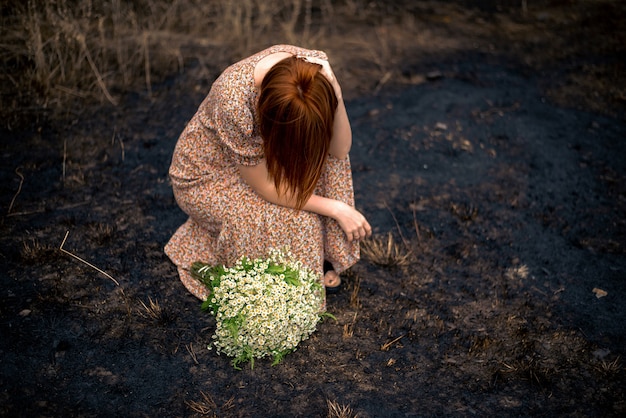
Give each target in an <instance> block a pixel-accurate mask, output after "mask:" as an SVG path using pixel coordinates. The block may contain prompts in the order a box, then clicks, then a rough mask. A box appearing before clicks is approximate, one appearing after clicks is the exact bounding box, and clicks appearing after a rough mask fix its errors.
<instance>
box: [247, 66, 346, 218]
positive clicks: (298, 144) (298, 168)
mask: <svg viewBox="0 0 626 418" xmlns="http://www.w3.org/2000/svg"><path fill="white" fill-rule="evenodd" d="M320 68H321V66H320V65H318V64H312V63H310V62H307V61H304V60H303V59H299V58H296V57H289V58H285V59H284V60H281V61H279V62H278V63H276V64H275V65H274V66H273V67H272V68H271V69H270V70H269V71H268V72H267V74H266V75H265V77H264V78H263V82H262V83H261V91H260V94H259V101H258V117H259V126H260V133H261V137H262V138H263V150H264V153H265V160H266V162H267V169H268V172H269V175H270V177H271V179H272V180H273V181H274V185H275V186H276V190H277V191H278V193H279V194H281V193H285V192H286V193H290V194H291V195H292V196H293V197H294V199H295V206H296V208H298V209H301V208H302V207H303V206H304V204H305V203H306V202H307V200H308V199H309V198H310V197H311V195H312V194H313V191H314V190H315V186H316V185H317V182H318V180H319V178H320V176H321V174H322V170H323V168H324V164H325V163H326V158H327V156H328V151H329V148H330V140H331V137H332V133H333V121H334V118H335V111H336V109H337V97H336V95H335V91H334V89H333V87H332V85H331V84H330V82H329V81H328V79H326V77H324V75H322V74H321V73H320V71H319V70H320Z"/></svg>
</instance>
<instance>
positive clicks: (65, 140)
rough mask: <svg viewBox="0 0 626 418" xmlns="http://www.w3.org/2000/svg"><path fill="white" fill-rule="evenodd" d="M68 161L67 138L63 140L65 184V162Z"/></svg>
mask: <svg viewBox="0 0 626 418" xmlns="http://www.w3.org/2000/svg"><path fill="white" fill-rule="evenodd" d="M66 161H67V139H64V140H63V186H65V162H66Z"/></svg>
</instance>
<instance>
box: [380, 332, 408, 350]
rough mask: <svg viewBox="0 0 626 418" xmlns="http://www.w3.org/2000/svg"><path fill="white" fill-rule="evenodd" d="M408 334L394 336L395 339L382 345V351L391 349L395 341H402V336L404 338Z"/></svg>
mask: <svg viewBox="0 0 626 418" xmlns="http://www.w3.org/2000/svg"><path fill="white" fill-rule="evenodd" d="M405 335H406V334H402V335H401V336H399V337H398V338H394V339H393V340H391V341H389V342H387V343H385V344H383V345H381V346H380V351H389V349H390V348H391V346H392V345H394V344H395V343H397V342H398V341H400V340H401V339H402V338H404V336H405Z"/></svg>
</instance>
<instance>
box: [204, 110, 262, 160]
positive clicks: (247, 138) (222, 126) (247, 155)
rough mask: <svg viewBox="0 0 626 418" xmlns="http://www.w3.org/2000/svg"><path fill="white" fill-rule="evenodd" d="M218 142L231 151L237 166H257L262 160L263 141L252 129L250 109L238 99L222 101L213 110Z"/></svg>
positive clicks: (252, 122)
mask: <svg viewBox="0 0 626 418" xmlns="http://www.w3.org/2000/svg"><path fill="white" fill-rule="evenodd" d="M212 120H213V121H214V124H215V127H216V130H217V134H218V137H219V140H220V141H221V142H222V143H223V144H224V145H226V147H227V148H228V149H229V150H230V151H231V156H232V158H233V160H234V161H235V162H236V163H237V164H241V165H257V164H258V163H259V162H260V160H261V159H262V158H263V140H262V139H261V137H260V136H259V135H257V134H255V132H256V130H255V129H254V123H255V122H254V116H253V115H252V111H251V109H250V108H249V107H248V106H247V104H246V103H242V101H241V100H240V99H233V100H228V101H226V102H224V101H222V103H221V104H220V105H219V106H215V107H214V109H213V116H212Z"/></svg>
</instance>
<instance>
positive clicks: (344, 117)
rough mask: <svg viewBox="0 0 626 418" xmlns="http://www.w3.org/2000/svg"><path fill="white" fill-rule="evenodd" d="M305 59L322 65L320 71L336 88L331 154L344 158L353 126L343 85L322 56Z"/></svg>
mask: <svg viewBox="0 0 626 418" xmlns="http://www.w3.org/2000/svg"><path fill="white" fill-rule="evenodd" d="M304 59H305V60H307V61H308V62H311V63H313V64H317V65H320V66H321V67H322V68H321V69H320V73H321V74H322V75H323V76H324V77H326V79H328V81H330V84H331V85H332V86H333V90H335V96H337V101H338V104H337V110H336V111H335V120H334V122H333V136H332V138H331V140H330V150H329V152H330V154H331V155H332V156H333V157H335V158H338V159H340V160H344V159H345V158H346V157H347V156H348V153H349V152H350V148H351V147H352V128H351V127H350V121H349V120H348V112H347V111H346V105H345V103H344V101H343V93H342V91H341V86H340V85H339V82H338V81H337V77H335V73H334V72H333V70H332V68H331V67H330V63H329V62H328V61H327V60H325V59H322V58H316V57H305V58H304Z"/></svg>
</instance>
